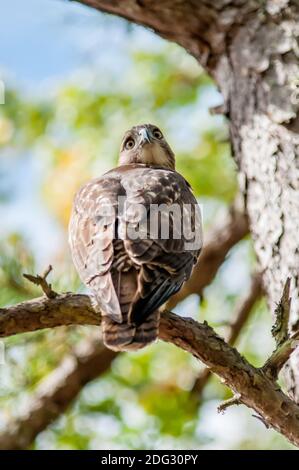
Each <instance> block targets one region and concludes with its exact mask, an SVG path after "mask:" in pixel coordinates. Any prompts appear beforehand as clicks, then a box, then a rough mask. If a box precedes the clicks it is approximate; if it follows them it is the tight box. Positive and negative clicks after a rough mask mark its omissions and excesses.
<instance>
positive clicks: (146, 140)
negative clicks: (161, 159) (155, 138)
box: [139, 127, 151, 145]
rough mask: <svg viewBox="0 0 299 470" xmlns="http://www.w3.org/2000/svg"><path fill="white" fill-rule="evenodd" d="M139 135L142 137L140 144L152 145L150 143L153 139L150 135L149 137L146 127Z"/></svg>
mask: <svg viewBox="0 0 299 470" xmlns="http://www.w3.org/2000/svg"><path fill="white" fill-rule="evenodd" d="M139 135H140V137H141V140H140V143H141V144H142V145H144V144H146V143H147V144H150V143H151V137H150V135H149V132H148V130H147V129H146V128H145V127H143V128H142V129H140V131H139Z"/></svg>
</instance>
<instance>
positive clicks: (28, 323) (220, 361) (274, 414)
mask: <svg viewBox="0 0 299 470" xmlns="http://www.w3.org/2000/svg"><path fill="white" fill-rule="evenodd" d="M71 323H73V324H93V325H95V324H99V323H100V318H99V314H98V313H96V312H95V311H94V309H93V307H92V303H91V300H90V298H89V297H88V296H86V295H75V294H63V295H58V296H57V297H55V298H54V299H49V298H47V297H40V298H38V299H35V300H31V301H28V302H22V303H20V304H17V305H15V306H13V307H7V308H4V309H1V311H0V335H1V336H2V337H3V336H8V335H12V334H17V333H24V332H28V331H33V330H37V329H41V328H51V327H52V328H53V327H56V326H60V325H69V324H71ZM159 337H160V339H162V340H164V341H167V342H170V343H173V344H175V345H176V346H178V347H180V348H182V349H184V350H185V351H187V352H189V353H191V354H192V355H193V356H194V357H196V358H197V359H199V360H200V361H202V362H203V363H205V364H206V365H207V366H208V367H209V368H210V369H211V371H212V372H214V373H215V374H217V375H218V376H219V377H220V378H221V379H222V381H223V382H224V383H225V384H226V385H227V386H228V387H230V388H231V389H232V390H233V392H234V393H235V394H236V395H237V396H238V397H240V401H241V402H242V403H244V404H245V405H247V406H249V407H250V408H252V409H254V411H255V412H256V413H257V414H258V415H259V416H261V417H262V419H263V420H265V422H266V423H267V424H268V425H269V426H271V427H272V428H274V429H276V430H277V431H279V432H281V433H282V434H283V435H284V436H286V437H287V438H288V439H289V440H290V442H292V443H293V444H295V445H298V446H299V407H298V406H297V405H296V404H295V403H294V402H292V401H291V400H290V399H289V398H288V397H287V396H286V395H284V394H283V392H282V391H281V390H280V389H279V388H278V386H277V384H276V383H275V382H273V381H271V380H270V379H269V377H268V376H267V375H266V374H265V373H264V371H263V370H262V369H256V368H255V367H253V366H252V365H251V364H249V363H248V361H246V359H244V358H243V357H242V356H241V355H240V354H239V353H238V351H237V350H236V349H234V348H232V347H231V346H229V345H228V344H227V343H226V342H225V341H224V340H223V339H222V338H220V337H219V336H218V335H217V334H216V333H215V331H214V330H213V329H212V328H211V327H210V326H208V325H207V324H206V323H204V324H201V323H197V322H196V321H195V320H193V319H190V318H181V317H178V316H177V315H175V314H174V313H172V312H169V311H165V312H164V313H163V314H162V316H161V325H160V333H159Z"/></svg>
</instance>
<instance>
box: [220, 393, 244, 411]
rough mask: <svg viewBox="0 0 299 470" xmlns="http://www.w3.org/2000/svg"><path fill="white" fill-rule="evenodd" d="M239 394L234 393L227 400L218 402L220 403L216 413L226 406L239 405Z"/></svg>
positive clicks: (224, 409) (225, 408) (240, 402)
mask: <svg viewBox="0 0 299 470" xmlns="http://www.w3.org/2000/svg"><path fill="white" fill-rule="evenodd" d="M241 404H242V401H241V395H234V396H233V397H232V398H229V399H228V400H226V401H224V402H223V403H220V405H219V406H218V408H217V411H218V413H224V412H225V411H226V410H227V408H229V407H230V406H233V405H241Z"/></svg>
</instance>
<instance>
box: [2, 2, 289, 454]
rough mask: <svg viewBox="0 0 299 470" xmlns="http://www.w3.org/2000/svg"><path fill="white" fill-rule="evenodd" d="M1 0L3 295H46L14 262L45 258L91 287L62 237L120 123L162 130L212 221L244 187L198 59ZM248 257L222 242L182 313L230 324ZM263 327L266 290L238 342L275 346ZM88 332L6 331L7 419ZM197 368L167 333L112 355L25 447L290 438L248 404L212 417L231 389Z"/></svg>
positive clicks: (75, 17) (81, 12)
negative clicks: (209, 278) (199, 385)
mask: <svg viewBox="0 0 299 470" xmlns="http://www.w3.org/2000/svg"><path fill="white" fill-rule="evenodd" d="M1 8H2V15H1V19H0V23H1V28H0V43H1V51H0V77H1V79H2V80H3V82H4V84H5V104H4V105H0V203H1V206H0V217H1V228H0V233H1V247H0V305H1V306H5V305H9V304H13V303H15V302H18V301H21V300H25V299H30V298H33V297H35V296H37V295H40V292H39V290H38V289H37V288H35V287H34V286H33V285H32V284H30V283H28V281H26V280H25V279H24V278H23V277H22V273H23V272H29V273H36V272H41V271H43V270H44V269H45V268H46V267H47V265H48V264H49V263H51V264H52V265H53V267H54V271H53V273H52V274H51V281H52V280H53V286H54V288H55V289H56V290H57V291H60V292H61V291H71V290H72V291H84V289H83V287H82V285H80V282H79V280H78V278H77V275H76V274H75V272H74V269H73V266H72V263H71V260H70V253H69V250H68V245H67V224H68V219H69V215H70V208H71V203H72V198H73V195H74V192H75V191H76V189H77V188H78V187H79V186H80V185H81V184H82V183H84V182H85V181H86V180H88V179H89V178H90V177H92V176H97V175H100V174H102V173H103V172H104V171H106V170H108V169H110V168H111V167H113V166H114V165H115V163H116V160H117V154H118V147H119V144H120V141H121V137H122V134H123V132H124V131H125V130H127V129H128V128H130V127H131V126H132V125H135V124H139V123H144V122H152V123H155V124H157V125H158V126H159V127H161V128H162V129H163V131H164V133H165V135H166V136H167V138H168V141H169V142H170V144H171V146H172V148H173V149H174V151H175V153H176V157H177V169H178V171H180V172H181V173H182V174H183V175H184V176H185V177H186V178H187V179H188V180H189V182H190V183H191V185H192V186H193V189H194V191H195V193H196V196H197V197H198V200H199V202H200V203H201V204H202V207H203V216H204V227H205V232H207V231H208V229H209V228H210V227H212V226H213V224H214V223H215V222H217V220H218V219H221V218H222V217H223V216H225V213H226V211H227V209H228V207H229V205H230V203H232V201H233V200H234V197H235V195H236V192H237V181H236V169H235V165H234V162H233V159H232V158H231V155H230V146H229V141H228V130H227V124H226V122H225V120H224V119H223V118H222V117H219V116H211V115H210V113H209V108H210V107H212V106H216V105H219V104H221V96H220V95H219V93H218V92H217V90H216V88H215V85H214V84H213V82H212V81H211V79H210V78H209V77H208V76H207V75H206V74H205V73H204V72H203V70H202V69H201V68H200V67H199V66H198V64H197V62H196V61H195V59H193V58H192V57H190V56H188V55H187V53H186V52H185V51H184V50H182V49H181V48H180V47H178V46H176V45H174V44H170V43H168V42H166V41H163V40H162V39H160V38H158V37H157V36H155V35H154V34H153V33H151V32H150V31H147V30H145V29H143V28H141V27H137V26H133V25H130V24H128V23H127V22H125V21H124V20H121V19H118V18H113V17H109V16H106V15H103V14H100V13H98V12H95V11H92V10H90V9H87V8H84V7H82V6H80V5H77V4H73V3H72V4H70V3H66V2H62V1H58V0H55V1H53V0H43V1H40V0H27V1H26V2H24V3H21V2H18V1H17V0H12V1H11V2H9V3H7V4H6V5H4V6H2V7H1ZM254 266H255V259H254V255H253V250H252V246H251V242H250V240H249V239H246V240H244V241H242V242H240V243H239V244H238V245H237V246H235V247H234V249H233V250H231V252H230V253H229V256H228V257H227V259H226V261H225V263H224V264H223V266H222V267H221V269H220V270H219V272H218V274H217V277H216V279H215V281H214V282H213V284H212V285H211V286H209V287H208V288H206V290H205V292H204V299H201V301H200V299H198V298H197V296H191V297H189V298H187V299H186V300H185V301H184V302H182V303H181V304H180V305H178V306H177V307H176V310H175V311H176V312H178V313H179V314H187V315H188V316H190V314H192V316H193V317H194V318H196V319H199V320H201V321H202V320H207V321H208V322H209V323H210V324H211V325H212V326H214V327H215V328H216V330H217V331H218V332H220V333H221V334H224V333H225V325H226V324H227V323H228V322H229V321H230V319H231V315H232V312H233V310H234V306H235V304H236V301H237V299H238V298H239V297H240V296H241V295H242V294H244V293H245V292H246V290H247V289H248V286H249V281H250V273H251V272H252V271H253V270H254ZM270 329H271V317H270V315H269V313H268V311H267V309H266V307H265V304H264V301H261V302H259V304H258V305H257V306H256V308H255V309H254V311H253V312H252V314H251V316H250V319H249V321H248V322H247V324H246V325H245V327H244V328H243V332H242V335H241V339H240V340H239V341H238V344H237V347H238V348H239V350H240V351H241V352H242V353H243V354H244V355H245V356H246V357H247V358H248V359H249V360H250V361H251V362H252V363H253V364H254V365H257V366H258V365H261V364H262V363H263V361H264V359H265V358H266V357H267V355H268V354H269V353H270V352H271V351H272V349H273V346H274V345H273V341H272V338H271V333H270ZM91 330H92V329H91V328H90V327H71V328H66V327H65V328H64V327H63V328H60V329H56V330H52V331H41V332H37V333H32V334H24V335H18V336H15V337H11V338H8V339H7V340H5V364H2V365H0V431H3V430H5V427H6V424H7V423H8V422H9V420H10V419H11V418H12V417H13V416H17V415H18V414H19V413H20V412H22V410H23V409H24V408H25V407H26V403H28V400H29V398H30V395H31V394H32V393H33V392H34V390H35V389H36V387H37V386H38V384H40V383H41V381H42V380H43V379H44V378H45V377H46V376H47V374H49V373H50V372H51V371H52V370H53V369H54V368H55V367H56V366H57V365H59V363H60V362H61V360H62V358H63V357H64V355H66V354H67V353H69V352H70V351H72V348H73V347H74V346H75V345H77V344H78V343H80V342H81V341H83V340H84V339H86V338H88V337H89V336H90V335H91V334H92V331H91ZM201 369H202V366H201V365H200V364H199V363H198V362H196V361H195V359H193V358H192V357H191V356H190V355H188V354H186V353H184V352H183V351H181V350H179V349H177V348H175V347H174V346H171V345H166V344H164V343H162V342H159V343H157V344H154V345H152V346H150V347H148V348H146V349H145V350H144V351H141V352H139V353H136V354H122V355H119V356H118V357H117V358H116V359H115V360H114V361H113V364H112V367H111V369H110V370H109V372H107V373H106V374H104V375H102V376H101V377H99V378H98V379H97V380H95V381H93V382H92V383H90V384H88V385H87V386H85V387H84V388H83V390H82V392H81V394H80V396H79V397H78V399H76V401H75V402H74V403H72V404H71V406H70V407H69V409H68V411H67V412H66V413H65V414H64V415H63V416H61V417H60V418H59V419H58V420H57V421H56V422H55V423H53V424H52V425H51V426H50V427H49V428H48V429H46V430H45V431H43V432H42V433H41V434H40V435H39V436H38V437H37V439H36V440H35V442H34V443H33V448H35V449H49V448H50V449H56V448H58V449H114V448H121V449H139V448H142V449H163V448H164V449H165V448H168V449H176V448H178V449H211V448H212V449H219V448H220V449H247V448H251V449H271V448H273V449H281V448H290V447H291V446H290V445H289V444H288V443H287V442H286V440H285V439H284V438H283V437H281V436H280V435H278V434H277V433H275V432H274V431H269V430H266V428H265V427H264V425H263V424H262V423H261V422H260V421H259V420H257V419H255V418H253V417H252V412H251V411H250V410H249V409H247V408H245V407H244V406H239V407H233V408H230V409H228V410H227V412H226V413H225V415H219V414H218V413H217V405H218V404H219V403H220V402H221V401H222V400H223V399H226V398H228V397H229V396H230V392H229V390H227V389H226V388H225V387H224V386H223V385H221V383H220V382H219V380H218V379H217V378H216V377H212V379H211V380H210V381H209V383H208V384H207V386H206V387H205V389H204V391H203V393H202V395H201V396H197V395H196V393H195V392H194V391H192V387H193V384H194V382H195V380H196V377H197V375H198V373H199V371H200V370H201Z"/></svg>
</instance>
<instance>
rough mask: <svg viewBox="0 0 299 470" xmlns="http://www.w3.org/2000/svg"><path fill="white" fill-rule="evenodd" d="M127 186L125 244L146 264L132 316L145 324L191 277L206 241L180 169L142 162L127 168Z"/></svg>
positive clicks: (136, 259)
mask: <svg viewBox="0 0 299 470" xmlns="http://www.w3.org/2000/svg"><path fill="white" fill-rule="evenodd" d="M122 186H123V188H124V190H125V193H126V210H125V211H124V213H123V215H122V218H121V224H120V225H121V228H122V231H123V233H125V232H129V236H125V237H124V238H125V242H124V244H125V249H126V252H127V253H128V255H129V257H130V259H131V260H132V261H133V263H134V264H135V265H138V266H139V267H140V271H139V276H138V290H137V293H136V295H135V298H134V301H133V303H132V307H131V311H130V317H131V321H133V322H134V323H136V324H140V323H142V321H143V320H144V319H145V318H146V317H147V315H149V314H150V313H151V312H152V311H154V310H155V309H157V308H158V307H160V306H161V305H162V304H164V303H165V302H166V300H168V298H169V297H170V296H172V295H173V294H175V293H176V292H177V291H178V290H179V289H180V288H181V286H182V284H183V283H184V282H185V281H186V280H187V279H188V278H189V277H190V275H191V271H192V268H193V265H194V263H195V262H196V260H197V258H198V255H199V253H200V250H201V246H202V227H201V216H200V211H199V206H198V204H197V202H196V199H195V197H194V196H193V194H192V192H191V190H190V187H189V185H188V183H187V182H186V181H185V179H184V178H183V177H182V176H181V175H180V174H178V173H177V172H175V171H170V170H166V169H157V168H136V169H135V171H128V172H126V173H124V176H123V178H122ZM138 230H139V234H140V236H138ZM136 232H137V235H135V234H136ZM132 235H133V236H132ZM134 238H135V239H134Z"/></svg>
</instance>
